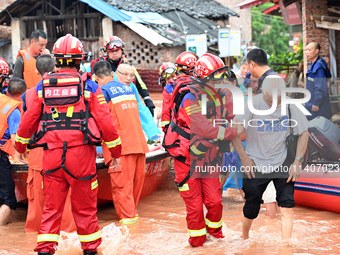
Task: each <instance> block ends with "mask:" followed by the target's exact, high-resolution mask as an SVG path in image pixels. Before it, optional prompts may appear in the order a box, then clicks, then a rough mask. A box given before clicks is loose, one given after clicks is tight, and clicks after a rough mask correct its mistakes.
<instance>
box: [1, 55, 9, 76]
mask: <svg viewBox="0 0 340 255" xmlns="http://www.w3.org/2000/svg"><path fill="white" fill-rule="evenodd" d="M8 75H9V64H8V63H7V61H6V60H5V59H4V58H0V77H5V76H8Z"/></svg>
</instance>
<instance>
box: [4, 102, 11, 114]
mask: <svg viewBox="0 0 340 255" xmlns="http://www.w3.org/2000/svg"><path fill="white" fill-rule="evenodd" d="M11 107H12V106H11V105H10V104H8V105H6V106H5V107H4V108H3V109H2V111H1V113H3V114H6V113H7V112H8V110H9V109H11Z"/></svg>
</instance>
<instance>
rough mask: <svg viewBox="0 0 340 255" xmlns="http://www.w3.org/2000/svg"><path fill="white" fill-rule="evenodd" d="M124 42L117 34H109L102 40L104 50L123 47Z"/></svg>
mask: <svg viewBox="0 0 340 255" xmlns="http://www.w3.org/2000/svg"><path fill="white" fill-rule="evenodd" d="M124 47H125V44H124V42H123V40H122V39H120V38H119V37H118V36H115V35H111V36H109V38H107V39H106V40H105V42H104V52H108V51H114V50H117V49H124Z"/></svg>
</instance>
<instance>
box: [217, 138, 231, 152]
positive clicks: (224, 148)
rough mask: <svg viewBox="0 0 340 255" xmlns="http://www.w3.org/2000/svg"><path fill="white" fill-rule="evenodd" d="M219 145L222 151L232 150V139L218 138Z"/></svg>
mask: <svg viewBox="0 0 340 255" xmlns="http://www.w3.org/2000/svg"><path fill="white" fill-rule="evenodd" d="M217 146H218V148H219V150H218V151H219V152H220V153H225V152H230V140H218V141H217Z"/></svg>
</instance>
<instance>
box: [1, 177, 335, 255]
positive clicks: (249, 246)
mask: <svg viewBox="0 0 340 255" xmlns="http://www.w3.org/2000/svg"><path fill="white" fill-rule="evenodd" d="M223 205H224V212H223V232H224V234H225V236H226V237H225V239H224V240H217V239H213V238H211V237H208V240H207V242H206V243H205V244H204V246H203V247H199V248H192V247H190V245H189V244H188V242H187V239H188V235H187V230H186V221H185V216H186V212H185V205H184V203H183V200H182V199H181V198H180V195H179V192H178V191H177V189H176V187H174V184H173V178H172V174H170V175H169V178H168V181H167V183H165V184H164V185H163V187H162V189H161V190H159V191H157V192H155V193H153V194H152V195H150V196H148V197H146V198H144V199H142V200H141V201H140V204H139V206H138V212H139V216H140V220H139V222H138V223H137V224H134V225H131V226H128V227H126V226H122V225H121V224H120V223H119V222H118V219H117V217H116V214H115V210H114V208H113V206H111V205H107V206H104V207H101V208H99V211H98V219H99V226H100V228H101V230H102V237H103V243H102V244H101V245H100V246H99V254H124V255H125V254H126V255H127V254H150V255H151V254H211V255H212V254H235V255H241V254H243V255H255V254H280V255H290V254H300V255H306V254H340V242H339V241H340V229H339V225H340V217H339V216H340V215H339V214H336V213H331V212H326V211H317V210H313V209H309V208H303V207H296V208H295V209H294V212H295V215H294V219H295V221H294V231H293V239H292V245H291V246H284V245H281V243H280V240H281V237H280V235H281V233H280V228H281V225H280V216H278V217H277V218H275V219H270V218H268V217H267V216H265V210H264V209H261V212H260V215H259V217H258V218H257V219H256V220H255V221H254V224H253V227H252V230H251V232H250V239H248V240H242V239H240V238H239V236H240V233H241V230H240V229H241V223H240V219H241V215H242V206H243V202H242V199H241V196H240V194H239V193H238V191H237V190H233V189H229V190H228V191H226V192H224V193H223ZM26 210H27V209H26V208H25V207H24V206H21V207H19V208H18V209H17V210H16V213H15V221H14V222H13V223H12V224H10V225H8V226H5V227H2V228H0V254H1V255H3V254H6V255H14V254H36V253H34V252H33V249H34V248H35V246H36V234H25V231H24V224H25V217H26ZM56 254H58V255H60V254H65V255H66V254H67V255H69V254H71V255H73V254H74V255H81V254H82V251H81V249H80V243H79V241H78V239H77V235H76V233H71V234H65V233H61V238H60V242H59V248H58V251H57V252H56Z"/></svg>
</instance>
